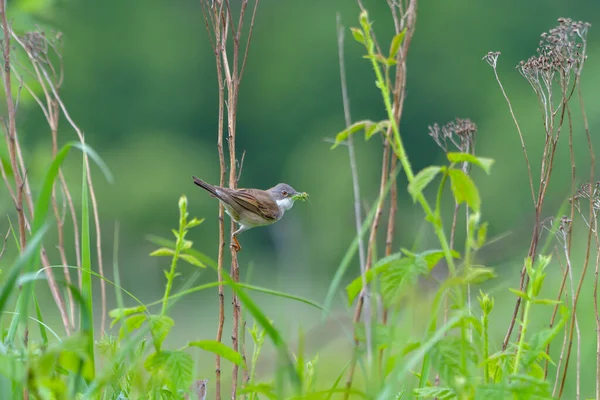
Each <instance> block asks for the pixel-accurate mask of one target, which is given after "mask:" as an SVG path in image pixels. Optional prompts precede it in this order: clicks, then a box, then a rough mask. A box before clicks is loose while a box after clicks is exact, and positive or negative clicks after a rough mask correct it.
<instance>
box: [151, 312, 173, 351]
mask: <svg viewBox="0 0 600 400" xmlns="http://www.w3.org/2000/svg"><path fill="white" fill-rule="evenodd" d="M148 322H149V323H150V333H151V334H152V339H153V340H154V347H155V348H156V349H157V351H159V350H160V348H161V347H162V344H163V342H164V341H165V339H166V338H167V335H168V334H169V332H171V328H173V326H174V325H175V322H174V321H173V319H172V318H171V317H168V316H166V315H151V316H150V317H149V318H148Z"/></svg>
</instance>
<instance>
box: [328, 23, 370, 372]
mask: <svg viewBox="0 0 600 400" xmlns="http://www.w3.org/2000/svg"><path fill="white" fill-rule="evenodd" d="M336 27H337V45H338V57H339V64H340V81H341V87H342V104H343V106H344V119H345V122H346V128H348V127H349V126H350V125H352V117H351V114H350V97H349V96H348V85H347V83H346V66H345V62H344V26H343V25H342V24H341V17H340V14H339V13H337V15H336ZM346 142H347V143H346V144H347V147H348V156H349V159H350V173H351V175H352V189H353V191H354V222H355V224H356V235H357V238H358V259H359V262H360V275H361V277H362V286H363V291H364V292H363V296H365V297H366V299H365V302H366V310H365V338H366V344H367V360H368V362H369V365H370V364H371V361H372V358H373V355H372V344H373V343H372V337H371V318H370V317H371V316H370V312H371V307H370V304H369V286H368V284H367V277H366V272H367V271H366V261H365V247H364V243H363V238H362V235H361V234H360V231H361V226H362V223H363V219H362V215H361V214H362V213H361V209H360V208H361V207H360V186H359V181H358V167H357V164H356V154H355V151H354V139H353V136H352V135H350V136H348V140H347V141H346Z"/></svg>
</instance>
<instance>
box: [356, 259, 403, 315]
mask: <svg viewBox="0 0 600 400" xmlns="http://www.w3.org/2000/svg"><path fill="white" fill-rule="evenodd" d="M401 258H402V253H395V254H392V255H390V256H387V257H384V258H382V259H381V260H379V261H377V262H376V263H375V265H374V266H373V267H372V268H371V269H370V270H369V271H367V272H366V273H365V280H366V283H367V284H369V283H370V282H371V281H372V280H373V277H375V276H377V275H378V274H379V273H381V271H383V270H385V269H386V268H388V267H389V266H390V265H391V264H392V263H393V262H396V261H398V260H399V259H401ZM362 288H363V280H362V276H358V277H357V278H355V279H354V280H353V281H352V282H350V284H349V285H348V286H346V294H347V295H348V304H352V303H353V302H354V299H355V298H356V296H358V294H359V293H360V291H361V290H362Z"/></svg>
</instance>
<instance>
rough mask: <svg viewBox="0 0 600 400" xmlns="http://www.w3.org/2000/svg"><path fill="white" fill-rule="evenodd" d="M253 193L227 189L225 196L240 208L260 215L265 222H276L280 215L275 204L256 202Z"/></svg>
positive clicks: (251, 191)
mask: <svg viewBox="0 0 600 400" xmlns="http://www.w3.org/2000/svg"><path fill="white" fill-rule="evenodd" d="M253 192H254V191H253V190H252V189H237V190H235V191H233V190H229V189H227V194H228V195H229V196H230V197H231V198H232V199H233V200H234V201H235V202H236V203H238V204H239V205H240V206H241V207H243V208H245V209H246V210H249V211H251V212H253V213H256V214H259V215H262V217H263V218H265V219H267V220H271V221H276V220H278V219H279V218H280V217H281V215H280V211H279V207H277V204H276V203H275V202H273V201H272V200H270V199H269V200H268V201H257V200H256V197H257V195H256V194H255V193H253Z"/></svg>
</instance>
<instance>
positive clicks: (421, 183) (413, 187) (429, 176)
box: [408, 165, 442, 203]
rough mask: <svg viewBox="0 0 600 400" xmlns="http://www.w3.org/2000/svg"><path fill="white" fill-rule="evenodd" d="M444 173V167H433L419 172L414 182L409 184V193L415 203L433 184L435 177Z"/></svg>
mask: <svg viewBox="0 0 600 400" xmlns="http://www.w3.org/2000/svg"><path fill="white" fill-rule="evenodd" d="M440 171H442V167H439V166H437V165H431V166H429V167H425V168H423V169H422V170H420V171H419V173H418V174H417V175H416V176H415V178H414V179H413V181H412V182H410V183H409V184H408V193H410V195H411V196H412V199H413V203H416V202H417V197H418V195H419V194H420V193H421V192H423V190H424V189H425V188H426V187H427V185H429V183H431V181H432V180H433V179H434V178H435V176H436V175H437V174H438V173H440Z"/></svg>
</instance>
